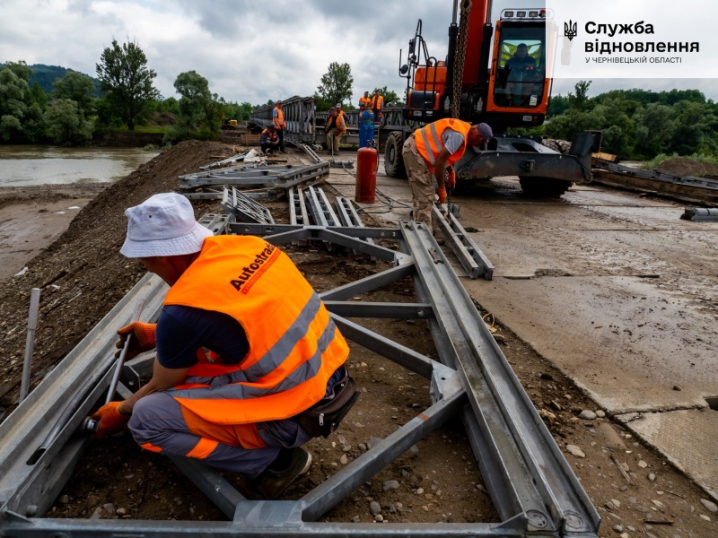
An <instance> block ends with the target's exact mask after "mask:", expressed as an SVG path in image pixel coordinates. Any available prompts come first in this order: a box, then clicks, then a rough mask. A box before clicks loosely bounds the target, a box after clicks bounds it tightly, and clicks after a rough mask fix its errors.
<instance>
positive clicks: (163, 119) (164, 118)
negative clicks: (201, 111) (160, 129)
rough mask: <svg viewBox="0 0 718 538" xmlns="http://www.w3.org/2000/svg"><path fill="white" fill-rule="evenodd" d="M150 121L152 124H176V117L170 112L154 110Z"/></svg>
mask: <svg viewBox="0 0 718 538" xmlns="http://www.w3.org/2000/svg"><path fill="white" fill-rule="evenodd" d="M150 123H151V124H152V125H177V117H176V116H175V115H174V114H172V113H171V112H154V113H153V114H152V117H151V118H150Z"/></svg>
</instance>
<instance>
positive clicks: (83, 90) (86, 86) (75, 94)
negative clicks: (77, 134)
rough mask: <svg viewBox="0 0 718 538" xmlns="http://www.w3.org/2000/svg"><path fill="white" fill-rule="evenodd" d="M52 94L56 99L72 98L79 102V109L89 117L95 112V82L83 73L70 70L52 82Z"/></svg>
mask: <svg viewBox="0 0 718 538" xmlns="http://www.w3.org/2000/svg"><path fill="white" fill-rule="evenodd" d="M52 95H53V97H54V98H55V99H70V100H72V101H75V102H76V103H77V108H78V110H79V111H80V112H81V113H82V114H84V116H85V117H86V118H89V116H91V115H92V114H94V112H95V106H94V102H95V84H94V83H93V82H92V79H91V78H90V77H88V76H87V75H83V74H82V73H77V72H75V71H70V72H68V73H67V74H66V75H65V76H64V77H62V78H57V79H55V81H54V82H53V83H52Z"/></svg>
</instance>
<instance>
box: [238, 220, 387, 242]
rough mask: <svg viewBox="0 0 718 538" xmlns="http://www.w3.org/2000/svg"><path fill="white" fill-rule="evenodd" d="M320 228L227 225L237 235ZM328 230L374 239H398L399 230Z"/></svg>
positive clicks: (286, 225)
mask: <svg viewBox="0 0 718 538" xmlns="http://www.w3.org/2000/svg"><path fill="white" fill-rule="evenodd" d="M298 229H306V230H320V229H324V228H322V227H321V226H302V225H292V224H273V225H271V226H269V225H266V224H253V223H249V222H233V223H230V225H229V231H230V233H234V234H238V235H256V236H263V235H273V234H276V233H283V232H291V231H292V230H298ZM328 230H330V231H333V232H337V233H339V234H342V235H345V236H347V237H357V238H360V239H364V238H366V237H373V238H375V239H400V238H401V230H399V229H398V228H348V227H343V226H337V227H330V228H328Z"/></svg>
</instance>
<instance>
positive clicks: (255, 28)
mask: <svg viewBox="0 0 718 538" xmlns="http://www.w3.org/2000/svg"><path fill="white" fill-rule="evenodd" d="M475 2H476V0H475ZM519 4H520V6H519V7H530V6H541V5H542V2H541V1H540V0H521V2H519ZM452 5H453V0H419V1H414V2H410V1H407V0H394V1H391V0H362V1H353V0H345V1H341V0H269V1H261V2H259V1H247V0H207V1H204V0H202V1H200V0H162V1H159V0H0V62H2V61H19V60H24V61H26V62H27V63H28V64H35V63H42V64H49V65H59V66H62V67H67V68H70V69H74V70H75V71H80V72H82V73H86V74H88V75H91V76H95V75H96V73H95V64H96V63H97V62H98V61H99V59H100V55H101V53H102V50H103V49H104V48H105V47H108V46H109V45H110V43H111V41H112V39H113V37H114V38H115V39H117V40H118V41H120V42H123V41H126V40H127V38H129V39H130V40H136V41H137V43H138V44H139V45H140V46H141V48H142V49H143V50H144V52H145V54H146V55H147V59H148V65H149V67H150V68H151V69H154V70H155V71H156V73H157V78H156V79H155V86H156V87H157V88H158V89H159V90H160V92H161V93H162V95H163V96H164V97H171V96H175V91H174V87H173V86H172V83H173V82H174V80H175V78H176V77H177V75H178V74H180V73H182V72H184V71H190V70H195V71H197V72H198V73H200V74H201V75H202V76H204V77H205V78H207V79H208V80H209V85H210V89H211V90H212V92H214V93H217V94H219V95H221V96H222V97H224V98H225V99H227V100H228V101H238V102H243V101H248V102H250V103H252V104H259V103H265V102H266V101H267V100H268V99H272V100H276V99H279V98H287V97H290V96H293V95H301V96H306V95H312V94H313V93H314V92H315V91H316V89H317V86H318V85H319V82H320V78H321V76H322V74H324V73H326V71H327V67H328V65H329V64H330V63H331V62H340V63H344V62H348V63H349V64H350V65H351V69H352V74H353V76H354V95H353V96H352V103H353V104H355V105H356V103H357V100H358V98H359V97H360V96H361V94H362V92H363V91H364V90H370V89H373V88H374V87H377V86H378V87H381V86H385V85H386V86H388V88H389V89H393V90H394V91H396V92H397V93H399V94H400V95H402V94H403V90H404V88H405V81H404V79H401V78H399V77H398V74H397V68H398V63H399V49H404V55H406V46H407V43H408V40H409V38H411V37H413V35H414V30H415V28H416V23H417V19H418V18H419V17H421V18H422V19H423V20H424V37H425V38H426V39H427V41H428V42H429V47H430V53H431V54H432V55H434V56H437V57H439V58H441V57H443V56H445V54H446V49H447V28H448V25H449V23H450V22H451V12H452ZM509 5H510V4H509V1H508V0H496V1H495V2H494V12H493V16H492V19H493V20H495V19H496V18H497V17H498V15H499V13H500V9H501V8H503V7H509ZM513 7H516V6H513ZM574 83H575V81H566V80H561V81H559V80H557V81H555V83H554V94H558V93H563V94H565V93H566V92H567V91H569V90H571V89H572V87H573V84H574ZM633 87H640V88H651V89H656V90H661V89H671V88H678V89H694V88H695V89H700V90H701V91H703V92H704V93H705V94H706V96H707V97H709V98H712V99H714V100H718V85H717V84H716V81H715V80H712V79H704V80H651V81H641V80H621V81H611V80H595V81H594V82H593V84H592V86H591V90H592V91H591V93H592V94H593V95H595V94H596V93H599V92H601V91H606V90H608V89H614V88H633Z"/></svg>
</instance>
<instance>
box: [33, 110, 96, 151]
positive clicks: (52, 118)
mask: <svg viewBox="0 0 718 538" xmlns="http://www.w3.org/2000/svg"><path fill="white" fill-rule="evenodd" d="M45 122H46V123H47V132H48V134H49V135H50V136H51V137H52V139H53V141H54V142H55V143H56V144H63V145H70V144H76V143H78V142H81V141H84V140H88V139H90V138H91V137H92V128H93V126H92V123H91V122H89V121H87V120H86V119H85V118H84V115H83V114H82V111H81V110H80V109H79V107H78V105H77V103H76V102H75V101H73V100H71V99H56V100H55V101H54V102H53V103H52V105H51V106H50V107H48V109H47V111H45Z"/></svg>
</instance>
